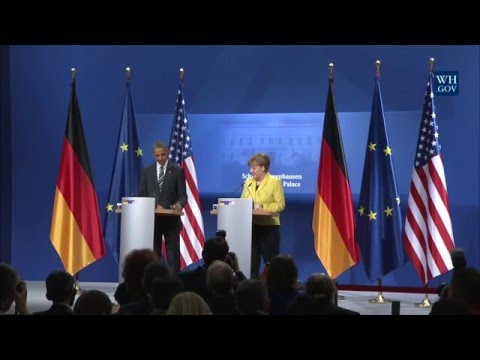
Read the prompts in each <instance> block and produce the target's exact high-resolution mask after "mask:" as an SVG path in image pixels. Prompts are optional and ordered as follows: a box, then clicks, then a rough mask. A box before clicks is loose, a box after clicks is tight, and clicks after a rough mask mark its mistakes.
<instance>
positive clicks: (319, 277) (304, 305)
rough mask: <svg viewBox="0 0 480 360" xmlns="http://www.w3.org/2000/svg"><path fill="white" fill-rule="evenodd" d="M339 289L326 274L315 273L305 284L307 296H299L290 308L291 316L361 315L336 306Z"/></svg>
mask: <svg viewBox="0 0 480 360" xmlns="http://www.w3.org/2000/svg"><path fill="white" fill-rule="evenodd" d="M336 292H337V287H336V285H335V282H334V281H333V280H332V279H331V278H330V277H329V276H328V275H326V274H321V273H314V274H312V275H310V276H309V278H308V279H307V282H306V283H305V294H300V295H298V296H297V297H296V298H295V299H294V300H293V302H292V304H291V305H290V307H289V308H288V314H289V315H360V313H359V312H357V311H352V310H349V309H345V308H342V307H340V306H337V305H335V295H336Z"/></svg>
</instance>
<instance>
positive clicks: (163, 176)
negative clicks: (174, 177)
mask: <svg viewBox="0 0 480 360" xmlns="http://www.w3.org/2000/svg"><path fill="white" fill-rule="evenodd" d="M164 178H165V173H164V172H163V166H160V172H159V174H158V189H159V190H160V192H162V188H163V179H164Z"/></svg>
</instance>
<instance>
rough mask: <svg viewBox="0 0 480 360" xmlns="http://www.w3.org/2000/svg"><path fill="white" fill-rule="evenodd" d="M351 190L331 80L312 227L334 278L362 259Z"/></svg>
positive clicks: (316, 246)
mask: <svg viewBox="0 0 480 360" xmlns="http://www.w3.org/2000/svg"><path fill="white" fill-rule="evenodd" d="M354 215H355V214H354V209H353V201H352V193H351V190H350V183H349V180H348V172H347V166H346V161H345V154H344V152H343V143H342V138H341V134H340V128H339V126H338V117H337V111H336V109H335V100H334V97H333V79H330V80H329V88H328V96H327V105H326V109H325V120H324V124H323V139H322V146H321V153H320V166H319V168H318V178H317V189H316V194H315V207H314V211H313V222H312V228H313V233H314V237H315V252H316V253H317V256H318V258H319V259H320V261H321V262H322V264H323V266H324V267H325V270H326V271H327V273H328V275H329V276H330V277H331V278H333V279H335V278H336V277H338V276H339V275H340V274H341V273H343V272H344V271H345V270H347V269H348V268H350V267H351V266H353V265H355V264H356V263H357V262H358V261H359V260H360V250H359V247H358V244H357V242H356V241H355V217H354Z"/></svg>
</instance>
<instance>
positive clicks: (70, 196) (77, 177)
mask: <svg viewBox="0 0 480 360" xmlns="http://www.w3.org/2000/svg"><path fill="white" fill-rule="evenodd" d="M57 186H58V190H59V191H60V192H61V193H62V195H63V197H64V198H65V201H66V203H67V204H68V207H69V208H70V211H71V212H72V215H73V217H74V218H75V220H76V222H77V223H78V227H79V229H80V231H81V233H82V234H83V236H84V238H85V241H86V242H87V244H88V246H89V248H90V250H91V252H92V254H93V256H94V257H95V259H100V258H101V257H102V256H104V255H105V247H104V242H103V234H102V227H101V224H100V215H99V210H98V200H97V195H96V192H95V189H94V186H93V184H92V183H91V181H90V178H89V177H88V176H87V174H86V172H85V169H84V168H83V166H82V164H81V163H80V161H79V160H78V157H77V155H76V154H75V152H74V151H73V149H72V147H71V145H70V143H69V142H68V141H67V140H66V139H65V140H64V142H63V149H62V159H61V163H60V173H59V176H58V183H57Z"/></svg>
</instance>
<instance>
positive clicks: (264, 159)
mask: <svg viewBox="0 0 480 360" xmlns="http://www.w3.org/2000/svg"><path fill="white" fill-rule="evenodd" d="M252 163H255V164H257V165H259V166H264V167H265V172H269V171H270V157H269V156H268V155H267V154H265V153H258V154H255V155H253V156H252V157H251V158H250V160H248V166H251V165H252Z"/></svg>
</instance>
